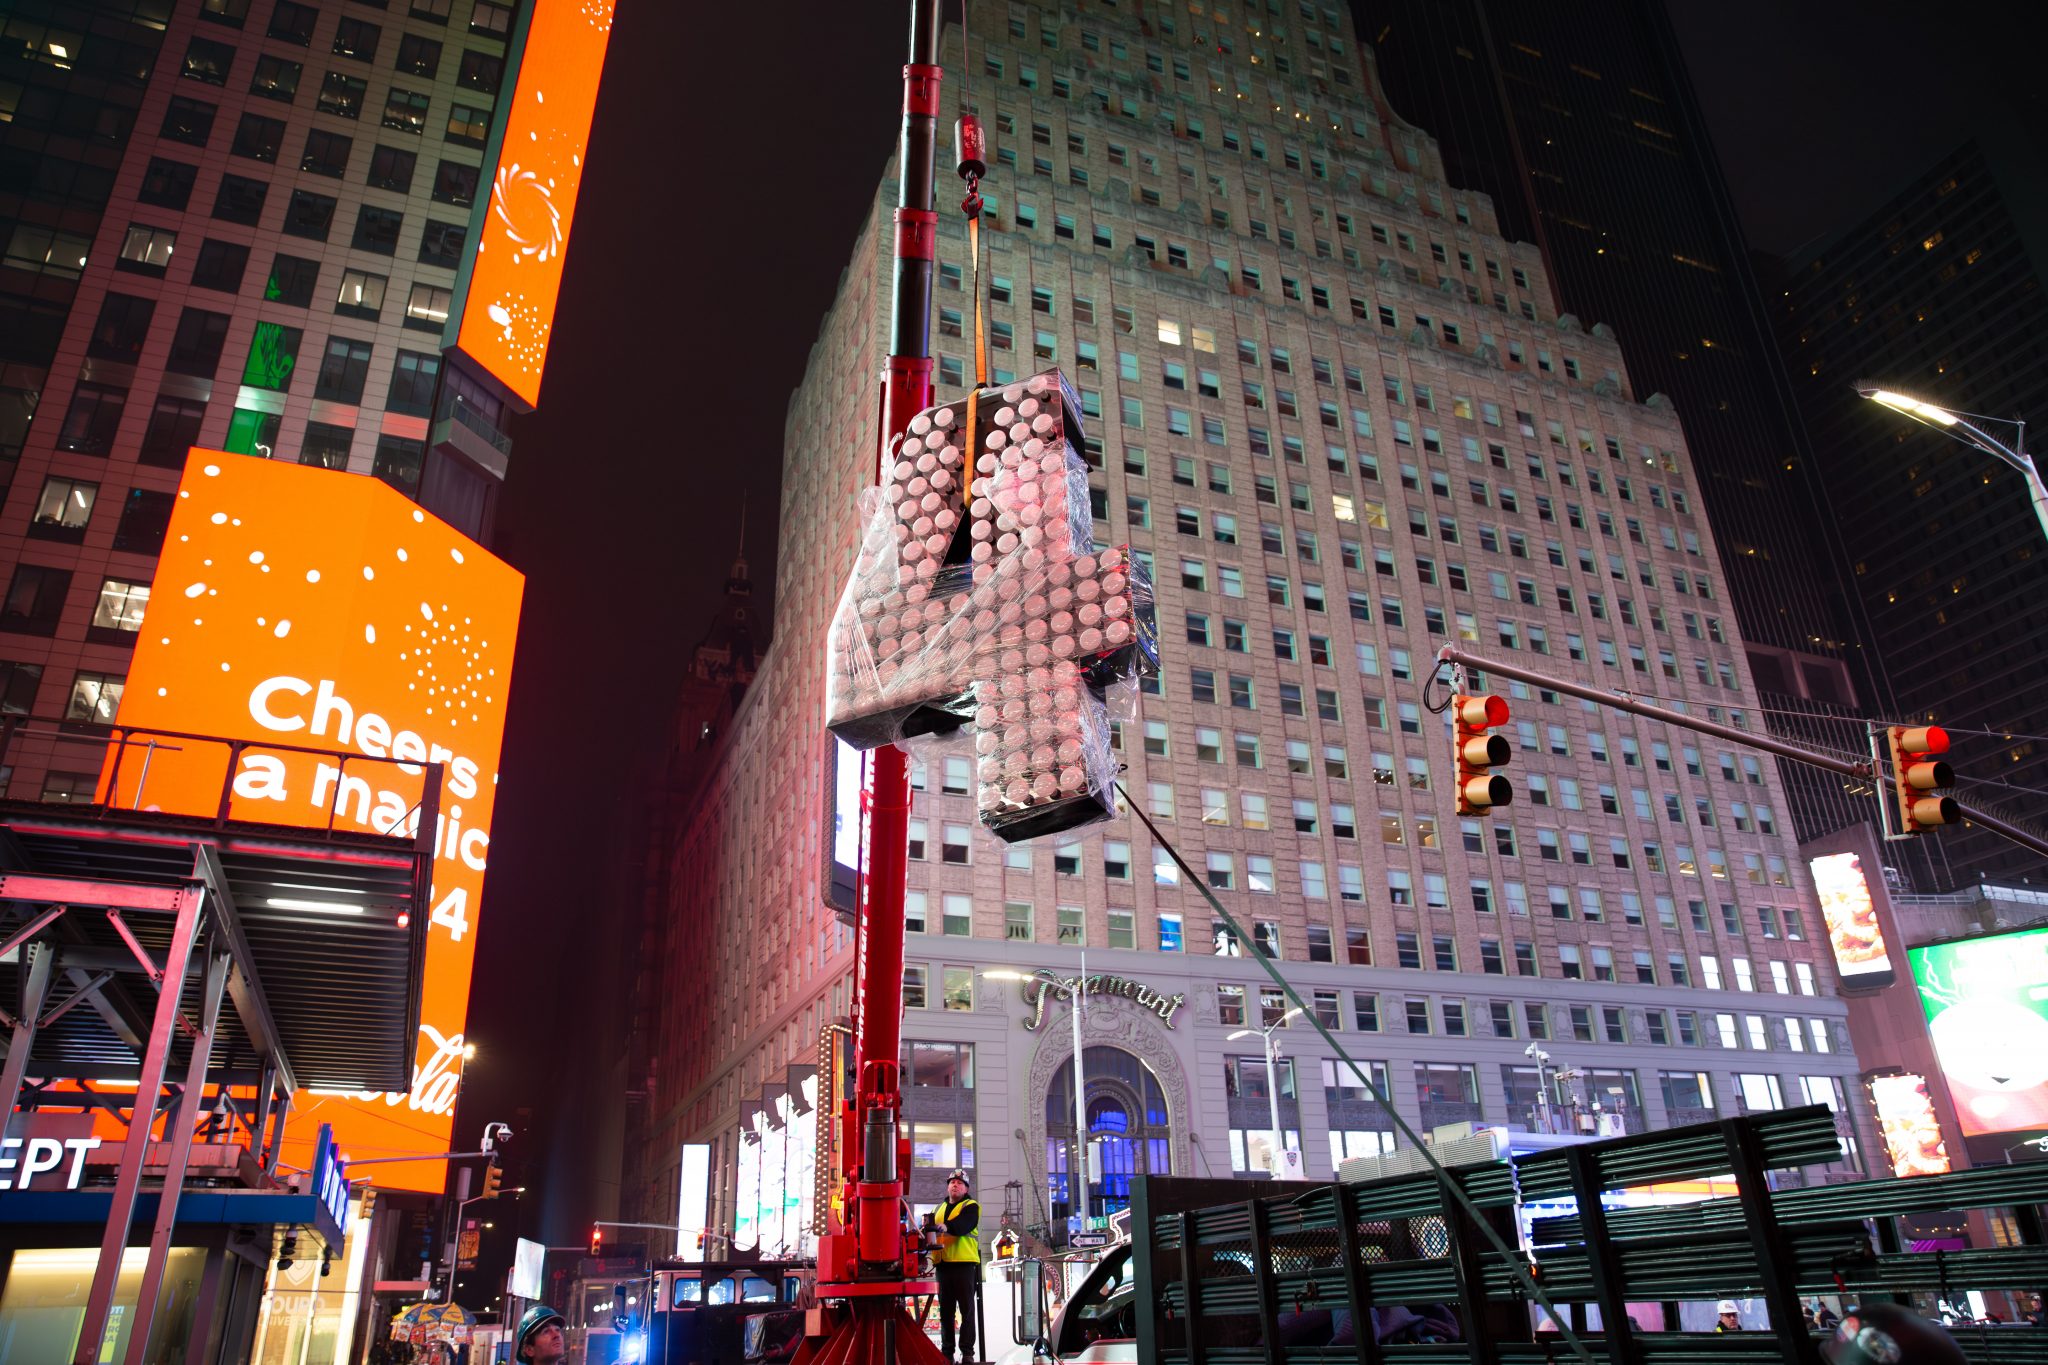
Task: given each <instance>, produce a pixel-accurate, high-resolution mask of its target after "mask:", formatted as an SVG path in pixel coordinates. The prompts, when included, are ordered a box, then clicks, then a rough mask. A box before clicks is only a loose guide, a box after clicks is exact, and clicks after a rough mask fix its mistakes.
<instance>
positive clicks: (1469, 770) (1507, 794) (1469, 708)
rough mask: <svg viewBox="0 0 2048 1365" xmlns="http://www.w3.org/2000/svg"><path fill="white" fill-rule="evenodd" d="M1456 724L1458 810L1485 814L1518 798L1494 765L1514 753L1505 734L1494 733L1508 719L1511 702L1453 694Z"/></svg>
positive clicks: (1462, 813)
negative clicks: (1455, 695) (1495, 770)
mask: <svg viewBox="0 0 2048 1365" xmlns="http://www.w3.org/2000/svg"><path fill="white" fill-rule="evenodd" d="M1451 719H1452V721H1453V722H1454V723H1455V726H1456V732H1457V733H1456V738H1455V739H1454V740H1453V744H1454V745H1455V746H1456V747H1455V749H1454V751H1453V754H1452V756H1453V758H1455V759H1456V761H1457V764H1458V814H1460V815H1484V814H1486V812H1488V811H1489V810H1492V809H1493V808H1494V807H1495V806H1505V805H1507V804H1508V803H1509V802H1510V801H1512V800H1514V799H1515V787H1514V784H1513V783H1512V782H1510V781H1508V780H1507V778H1505V777H1503V776H1501V775H1500V774H1499V773H1496V772H1494V771H1493V769H1495V768H1498V767H1501V766H1503V765H1505V764H1506V763H1507V761H1508V760H1509V759H1510V758H1511V757H1512V756H1513V754H1514V749H1513V747H1512V746H1511V745H1509V743H1508V741H1507V737H1506V736H1505V735H1496V734H1493V733H1491V732H1492V730H1493V727H1495V726H1497V725H1505V724H1507V723H1508V704H1507V703H1506V702H1504V701H1502V700H1501V699H1500V698H1499V697H1452V698H1451Z"/></svg>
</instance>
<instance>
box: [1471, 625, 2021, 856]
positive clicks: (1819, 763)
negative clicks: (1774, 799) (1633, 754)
mask: <svg viewBox="0 0 2048 1365" xmlns="http://www.w3.org/2000/svg"><path fill="white" fill-rule="evenodd" d="M1436 657H1437V661H1438V663H1439V664H1447V663H1448V664H1460V665H1463V666H1464V667H1466V668H1472V669H1478V670H1481V671H1482V672H1486V673H1497V674H1499V675H1500V676H1501V677H1503V678H1513V679H1515V680H1516V681H1518V682H1525V683H1528V684H1529V685H1530V686H1532V687H1541V688H1546V689H1548V690H1550V691H1552V692H1562V693H1564V694H1565V695H1566V696H1568V697H1578V698H1580V699H1581V700H1583V701H1590V702H1593V703H1595V704H1596V705H1599V706H1605V707H1607V708H1609V709H1610V710H1614V711H1626V712H1627V713H1629V714H1630V715H1634V716H1642V717H1644V718H1645V719H1648V720H1656V721H1662V722H1664V723H1665V724H1666V725H1673V726H1676V727H1678V728H1679V729H1681V730H1691V731H1692V732H1693V733H1694V734H1700V735H1712V736H1713V737H1714V738H1716V739H1722V740H1726V741H1728V742H1729V743H1730V744H1736V745H1740V746H1741V747H1743V748H1745V749H1756V750H1759V751H1761V752H1763V753H1767V754H1775V755H1776V756H1778V757H1779V758H1789V759H1791V760H1792V761H1793V762H1795V763H1804V764H1806V765H1808V766H1809V767H1814V768H1820V769H1822V770H1824V771H1826V772H1831V773H1839V774H1840V775H1841V776H1843V777H1855V778H1861V779H1863V780H1865V781H1869V782H1880V783H1881V782H1882V781H1883V776H1882V774H1880V773H1879V772H1878V771H1877V767H1876V765H1875V764H1873V763H1872V762H1870V761H1869V760H1868V759H1849V758H1838V757H1836V756H1835V755H1833V754H1824V753H1820V752H1818V751H1816V750H1813V749H1802V748H1800V747H1799V746H1798V745H1796V744H1787V743H1785V742H1784V741H1783V740H1780V739H1773V738H1772V737H1771V736H1769V735H1759V734H1756V733H1755V732H1754V731H1750V730H1737V729H1735V728H1734V727H1733V726H1729V725H1721V724H1718V723H1716V722H1714V721H1709V720H1701V719H1700V718H1699V717H1697V716H1689V715H1686V714H1684V713H1683V712H1679V711H1673V710H1670V709H1668V708H1666V707H1662V706H1652V705H1651V704H1650V703H1648V702H1644V701H1637V700H1636V699H1635V697H1634V696H1632V695H1631V694H1630V693H1628V692H1624V691H1602V690H1601V689H1599V688H1597V687H1588V686H1586V685H1585V684H1584V683H1576V682H1573V681H1571V680H1570V679H1569V678H1558V677H1552V676H1551V675H1550V674H1548V673H1538V672H1537V671H1536V670H1535V669H1533V668H1523V667H1522V666H1520V665H1519V664H1508V663H1502V662H1500V661H1499V660H1497V659H1487V658H1482V657H1480V656H1479V655H1477V654H1472V653H1469V652H1467V651H1465V650H1462V649H1460V648H1458V647H1457V646H1456V645H1445V646H1444V647H1443V648H1442V649H1440V650H1438V651H1437V656H1436ZM1956 804H1957V808H1958V809H1959V810H1960V811H1961V812H1962V815H1963V818H1964V819H1965V820H1968V821H1969V822H1970V823H1971V824H1973V825H1980V826H1982V827H1983V828H1985V829H1988V830H1990V831H1991V832H1992V833H1993V834H1996V835H1998V836H1999V837H2001V838H2003V839H2006V840H2008V841H2010V842H2012V843H2015V844H2018V845H2019V846H2020V847H2021V848H2024V849H2027V850H2029V851H2030V852H2033V853H2036V854H2039V855H2040V856H2042V857H2044V858H2048V840H2044V839H2042V838H2041V837H2040V836H2038V835H2035V834H2030V833H2028V832H2027V831H2026V830H2023V829H2021V828H2019V827H2018V826H2016V825H2011V824H2007V823H2006V822H2005V821H2003V820H2001V819H1999V818H1998V817H1997V816H1995V815H1992V814H1989V813H1988V812H1985V811H1981V810H1978V809H1976V808H1975V807H1973V806H1968V805H1964V804H1963V803H1961V802H1957V803H1956Z"/></svg>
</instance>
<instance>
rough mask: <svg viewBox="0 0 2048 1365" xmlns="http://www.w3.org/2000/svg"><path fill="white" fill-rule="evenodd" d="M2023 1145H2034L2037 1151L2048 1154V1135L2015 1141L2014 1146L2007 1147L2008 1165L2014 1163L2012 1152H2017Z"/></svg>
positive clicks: (2006, 1157) (2006, 1160)
mask: <svg viewBox="0 0 2048 1365" xmlns="http://www.w3.org/2000/svg"><path fill="white" fill-rule="evenodd" d="M2022 1147H2032V1148H2033V1149H2034V1150H2035V1151H2037V1152H2039V1153H2041V1154H2042V1155H2043V1156H2048V1137H2030V1138H2021V1139H2020V1140H2019V1141H2018V1142H2015V1143H2014V1144H2013V1145H2012V1146H2010V1147H2008V1148H2006V1149H2005V1164H2006V1165H2008V1166H2010V1165H2012V1164H2013V1163H2012V1154H2013V1153H2014V1152H2017V1151H2018V1150H2019V1149H2020V1148H2022Z"/></svg>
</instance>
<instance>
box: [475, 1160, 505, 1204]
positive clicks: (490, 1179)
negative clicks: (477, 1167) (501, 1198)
mask: <svg viewBox="0 0 2048 1365" xmlns="http://www.w3.org/2000/svg"><path fill="white" fill-rule="evenodd" d="M504 1179H505V1172H504V1171H502V1170H500V1169H499V1167H498V1164H497V1163H496V1162H495V1161H494V1162H492V1163H491V1164H490V1165H488V1166H486V1167H484V1188H483V1192H482V1193H480V1194H478V1195H477V1198H479V1199H496V1198H497V1197H498V1186H499V1185H500V1184H502V1183H503V1182H504Z"/></svg>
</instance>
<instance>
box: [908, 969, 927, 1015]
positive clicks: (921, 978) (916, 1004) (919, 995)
mask: <svg viewBox="0 0 2048 1365" xmlns="http://www.w3.org/2000/svg"><path fill="white" fill-rule="evenodd" d="M903 1008H905V1009H907V1010H921V1009H923V1008H925V969H924V968H923V967H905V968H904V969H903Z"/></svg>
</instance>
